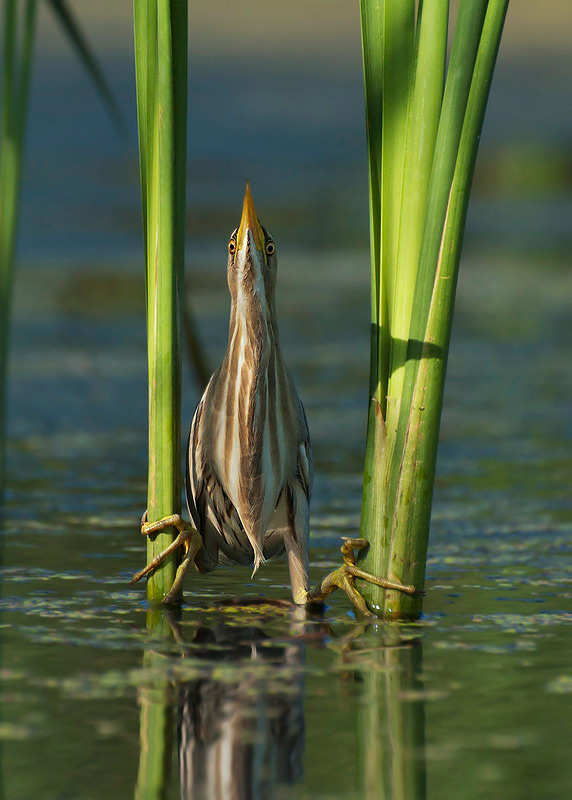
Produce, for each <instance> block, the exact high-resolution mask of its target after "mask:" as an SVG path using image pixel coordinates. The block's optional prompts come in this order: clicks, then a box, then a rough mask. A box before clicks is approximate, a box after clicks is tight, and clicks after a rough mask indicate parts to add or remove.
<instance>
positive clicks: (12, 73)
mask: <svg viewBox="0 0 572 800" xmlns="http://www.w3.org/2000/svg"><path fill="white" fill-rule="evenodd" d="M36 7H37V2H36V0H27V2H26V3H25V4H24V10H23V14H22V15H19V14H18V8H17V3H16V0H5V3H4V19H3V27H4V41H3V50H4V58H3V64H2V69H3V76H2V78H3V81H2V82H3V87H2V88H3V91H2V112H1V113H2V132H1V139H0V495H1V494H2V490H3V487H4V484H5V478H6V476H5V437H6V397H7V380H8V353H9V339H10V320H11V308H12V286H13V282H14V253H15V246H16V235H17V231H18V210H19V204H20V186H21V177H22V161H23V154H24V139H25V132H26V117H27V112H28V97H29V88H30V75H31V69H32V56H33V46H34V34H35V27H36ZM20 16H21V19H20ZM20 29H21V30H20Z"/></svg>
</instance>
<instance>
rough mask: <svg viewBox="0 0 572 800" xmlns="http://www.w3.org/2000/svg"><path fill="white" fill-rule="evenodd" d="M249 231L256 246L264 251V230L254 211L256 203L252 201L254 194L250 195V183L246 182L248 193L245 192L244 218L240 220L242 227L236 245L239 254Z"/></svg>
mask: <svg viewBox="0 0 572 800" xmlns="http://www.w3.org/2000/svg"><path fill="white" fill-rule="evenodd" d="M248 231H250V233H251V234H252V238H253V240H254V244H255V247H256V249H257V250H263V247H262V243H263V241H264V235H263V233H262V228H261V227H260V223H259V222H258V217H257V216H256V211H255V210H254V203H253V201H252V194H251V193H250V182H249V181H247V182H246V191H245V192H244V203H243V204H242V218H241V220H240V227H239V229H238V234H237V237H236V244H237V247H238V250H239V252H240V251H241V250H242V246H243V244H244V243H245V242H246V241H247V234H248Z"/></svg>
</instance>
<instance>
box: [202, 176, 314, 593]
mask: <svg viewBox="0 0 572 800" xmlns="http://www.w3.org/2000/svg"><path fill="white" fill-rule="evenodd" d="M275 282H276V255H275V245H274V242H273V241H272V238H271V237H270V236H269V235H268V233H267V232H266V231H265V230H264V229H263V228H262V226H261V225H260V223H259V221H258V219H257V217H256V214H255V211H254V205H253V203H252V197H251V195H250V188H249V187H248V186H247V190H246V195H245V200H244V208H243V214H242V220H241V224H240V227H239V228H238V229H237V230H236V231H235V232H234V233H233V235H232V237H231V239H230V241H229V258H228V283H229V288H230V293H231V313H230V326H229V337H228V348H227V351H226V354H225V357H224V360H223V363H222V365H221V366H220V367H219V369H218V370H217V371H216V372H215V373H214V375H213V376H212V378H211V380H210V382H209V384H208V386H207V388H206V390H205V393H204V395H203V397H202V399H201V401H200V403H199V405H198V407H197V410H196V412H195V415H194V418H193V422H192V425H191V432H190V436H189V447H188V454H187V462H188V473H187V502H188V506H189V513H190V515H191V519H192V522H193V524H194V525H195V527H196V528H197V530H198V531H199V532H200V534H201V535H202V537H203V545H202V547H201V549H200V551H199V553H198V555H197V557H196V559H195V561H196V564H197V567H198V568H199V569H200V570H201V571H208V570H210V569H213V568H214V567H215V566H216V564H217V563H218V561H219V560H220V558H221V557H223V558H225V559H227V560H230V561H232V562H234V563H239V564H247V563H253V564H254V570H255V571H256V570H257V569H258V567H259V565H260V564H261V563H262V562H263V561H264V560H265V559H267V558H272V557H273V556H276V555H279V554H280V553H282V552H284V550H286V553H287V556H288V564H289V569H290V578H291V584H292V593H293V596H294V600H295V601H296V602H298V603H303V602H304V601H305V596H306V592H307V591H308V589H309V582H308V555H307V554H308V532H309V503H310V493H311V487H312V454H311V448H310V439H309V434H308V426H307V423H306V417H305V414H304V409H303V407H302V404H301V402H300V400H299V398H298V394H297V392H296V389H295V387H294V383H293V381H292V379H291V377H290V375H289V373H288V371H287V369H286V366H285V364H284V361H283V359H282V353H281V350H280V343H279V338H278V325H277V321H276V311H275V302H274V288H275Z"/></svg>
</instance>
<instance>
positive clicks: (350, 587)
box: [306, 539, 417, 617]
mask: <svg viewBox="0 0 572 800" xmlns="http://www.w3.org/2000/svg"><path fill="white" fill-rule="evenodd" d="M366 546H367V542H366V540H365V539H344V543H343V545H342V548H341V550H342V556H343V559H344V563H343V565H342V566H341V567H339V568H338V569H336V570H334V571H333V572H330V574H329V575H326V577H325V578H324V580H323V581H322V582H321V583H320V584H318V586H315V587H314V588H313V589H310V590H309V592H308V593H307V595H306V602H307V603H311V602H316V601H318V600H325V599H326V597H328V595H330V594H331V593H332V592H334V591H335V590H336V589H343V591H344V592H345V593H346V594H347V596H348V597H349V599H350V600H351V601H352V603H353V604H354V606H355V607H356V609H357V610H358V611H359V612H360V613H361V614H363V615H364V616H368V617H372V616H374V615H373V614H372V613H371V611H370V610H369V608H368V607H367V605H366V602H365V600H364V598H363V597H362V595H361V594H360V592H359V591H358V590H357V589H356V585H355V581H356V578H361V580H364V581H367V582H368V583H374V584H375V585H376V586H382V587H383V588H384V589H395V590H397V591H400V592H406V593H407V594H416V593H417V590H416V589H415V587H414V586H405V585H403V584H401V583H396V582H395V581H389V580H386V579H385V578H376V576H375V575H370V574H369V572H364V571H363V570H362V569H359V567H358V566H357V565H356V558H355V555H354V549H355V550H361V549H362V548H364V547H366Z"/></svg>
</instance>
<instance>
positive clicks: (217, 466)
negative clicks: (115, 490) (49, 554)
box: [132, 184, 415, 614]
mask: <svg viewBox="0 0 572 800" xmlns="http://www.w3.org/2000/svg"><path fill="white" fill-rule="evenodd" d="M228 284H229V288H230V293H231V312H230V327H229V338H228V348H227V351H226V355H225V358H224V360H223V363H222V365H221V366H220V367H219V369H218V370H217V371H216V372H215V373H214V375H213V376H212V378H211V380H210V381H209V384H208V386H207V388H206V390H205V393H204V394H203V397H202V399H201V402H200V403H199V405H198V407H197V410H196V411H195V415H194V417H193V422H192V426H191V433H190V437H189V449H188V458H187V467H188V471H187V505H188V508H189V513H190V516H191V521H192V524H193V525H194V528H190V527H189V526H188V525H187V524H186V523H185V522H184V521H183V520H182V518H181V517H180V516H179V515H178V514H175V515H172V516H169V517H165V518H164V519H162V520H158V521H150V522H147V521H144V522H143V524H142V528H141V532H142V533H144V534H154V533H157V532H159V531H161V530H164V529H166V528H169V527H176V528H177V529H178V530H179V536H178V537H177V538H176V539H175V541H174V542H173V543H172V544H171V545H170V546H169V547H167V548H166V549H165V550H164V551H163V553H161V554H159V555H158V556H156V557H155V558H154V559H153V560H152V561H151V562H150V563H149V564H148V565H147V566H146V567H145V569H143V570H141V571H140V572H138V573H137V574H136V575H135V576H134V577H133V580H132V582H135V581H138V580H140V579H141V578H142V577H143V576H144V575H147V574H148V573H149V572H151V571H152V570H153V569H155V568H156V567H157V566H158V565H159V564H160V563H161V561H163V560H164V559H165V558H167V556H169V555H170V554H171V553H172V552H173V551H174V550H176V549H177V548H179V547H182V548H183V550H184V557H183V561H182V563H181V565H180V567H179V569H178V571H177V576H176V578H175V582H174V584H173V586H172V588H171V590H170V592H169V593H168V594H167V596H166V597H165V601H166V602H168V601H169V600H173V599H176V597H177V595H178V591H179V589H180V587H181V584H182V581H183V577H184V575H185V572H186V570H187V569H188V567H189V566H190V564H193V563H194V565H195V567H196V568H197V569H198V570H199V571H200V572H208V571H210V570H213V569H214V568H215V567H216V565H217V564H218V562H219V559H220V558H224V559H226V560H229V561H231V562H233V563H236V564H254V569H255V570H256V569H258V567H259V565H260V564H261V563H263V562H264V560H265V559H268V558H272V557H274V556H277V555H280V554H281V553H283V552H284V551H286V556H287V559H288V567H289V571H290V584H291V589H292V596H293V598H294V602H295V603H297V604H298V605H302V606H303V605H305V604H307V603H312V602H313V601H321V600H323V599H324V598H325V597H327V596H328V595H329V594H330V593H331V592H332V591H334V589H336V588H338V587H339V588H341V589H343V590H344V591H345V592H346V593H347V595H348V596H349V597H350V599H351V600H352V602H353V603H354V605H355V606H356V608H358V610H359V611H360V612H362V613H363V614H369V613H370V612H369V611H368V609H367V606H366V603H365V600H364V598H363V597H362V596H361V594H360V593H359V592H358V590H357V588H356V586H355V579H356V578H361V579H362V580H366V581H369V582H371V583H375V584H377V585H379V586H383V587H385V588H392V589H398V590H401V591H404V592H408V593H410V594H413V593H415V589H414V587H412V586H403V585H401V584H400V583H396V582H395V581H387V580H385V579H384V578H377V577H375V576H373V575H369V574H368V573H366V572H363V570H360V569H359V568H358V567H357V565H356V560H355V556H354V553H353V550H354V549H361V548H363V547H365V546H366V544H367V542H366V541H365V540H364V539H347V540H346V541H345V542H344V545H343V547H342V553H343V557H344V558H343V565H342V567H340V568H339V569H337V570H335V571H334V572H332V573H330V575H328V576H327V577H326V578H325V579H324V580H323V581H322V582H321V583H320V584H319V585H318V586H317V587H315V588H314V589H310V581H309V567H308V564H309V558H308V546H309V519H310V493H311V488H312V452H311V447H310V436H309V433H308V426H307V423H306V416H305V414H304V409H303V407H302V404H301V402H300V400H299V398H298V394H297V392H296V388H295V386H294V383H293V381H292V378H291V376H290V374H289V372H288V370H287V368H286V365H285V363H284V360H283V358H282V353H281V349H280V343H279V336H278V322H277V317H276V304H275V298H274V289H275V285H276V244H275V242H274V240H273V239H272V236H270V234H269V233H268V231H266V230H265V229H264V228H263V227H262V225H261V224H260V221H259V220H258V217H257V216H256V212H255V210H254V203H253V201H252V196H251V194H250V187H249V185H248V184H247V185H246V193H245V196H244V205H243V209H242V218H241V221H240V225H239V227H238V228H237V229H236V230H235V231H234V232H233V233H232V235H231V237H230V239H229V242H228Z"/></svg>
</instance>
